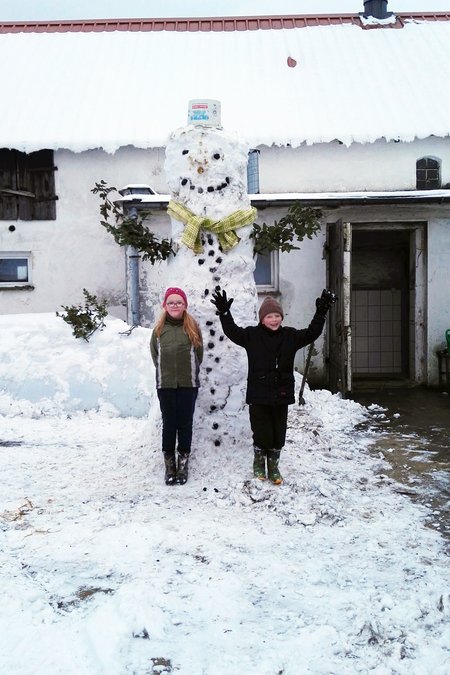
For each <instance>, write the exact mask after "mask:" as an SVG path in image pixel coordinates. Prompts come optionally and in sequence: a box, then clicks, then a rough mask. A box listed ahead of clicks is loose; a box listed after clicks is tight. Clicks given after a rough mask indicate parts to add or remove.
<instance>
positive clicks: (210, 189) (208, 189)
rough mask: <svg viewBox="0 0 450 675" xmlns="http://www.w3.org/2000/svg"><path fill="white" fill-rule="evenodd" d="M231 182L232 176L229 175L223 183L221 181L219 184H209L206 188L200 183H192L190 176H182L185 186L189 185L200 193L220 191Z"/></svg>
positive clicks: (182, 183) (182, 182)
mask: <svg viewBox="0 0 450 675" xmlns="http://www.w3.org/2000/svg"><path fill="white" fill-rule="evenodd" d="M230 182H231V178H229V177H228V176H227V177H226V178H225V181H224V182H223V183H219V184H218V185H208V187H206V188H204V187H201V186H199V185H194V183H192V181H191V179H190V178H182V179H181V185H182V186H183V187H186V186H187V185H189V189H190V190H195V191H197V192H198V194H203V193H204V192H220V191H221V190H223V189H224V188H226V187H228V186H229V184H230Z"/></svg>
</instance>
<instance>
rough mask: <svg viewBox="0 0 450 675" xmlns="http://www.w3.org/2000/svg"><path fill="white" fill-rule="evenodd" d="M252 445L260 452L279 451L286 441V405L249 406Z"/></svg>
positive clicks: (254, 404)
mask: <svg viewBox="0 0 450 675" xmlns="http://www.w3.org/2000/svg"><path fill="white" fill-rule="evenodd" d="M249 413H250V426H251V428H252V432H253V443H254V445H256V446H257V447H258V448H261V450H281V448H282V447H283V445H284V443H285V441H286V429H287V416H288V406H287V405H260V404H259V403H252V404H251V405H250V406H249Z"/></svg>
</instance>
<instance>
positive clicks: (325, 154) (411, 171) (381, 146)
mask: <svg viewBox="0 0 450 675" xmlns="http://www.w3.org/2000/svg"><path fill="white" fill-rule="evenodd" d="M425 156H427V157H429V156H431V157H435V158H439V159H440V160H441V170H442V174H441V178H442V185H443V186H444V185H446V184H447V183H448V184H450V138H445V139H443V138H428V139H425V140H416V141H415V142H414V143H393V142H391V143H386V142H385V141H377V142H376V143H368V144H364V145H361V144H358V143H354V144H353V145H351V146H350V147H347V146H345V145H342V144H340V143H338V142H337V141H335V142H334V143H328V144H320V145H313V146H308V145H304V146H302V147H300V148H278V147H275V146H272V147H270V148H268V147H261V148H260V158H259V166H260V191H261V192H262V193H266V192H347V191H351V192H357V191H380V192H383V191H391V190H415V189H416V161H417V160H418V159H420V158H421V157H425Z"/></svg>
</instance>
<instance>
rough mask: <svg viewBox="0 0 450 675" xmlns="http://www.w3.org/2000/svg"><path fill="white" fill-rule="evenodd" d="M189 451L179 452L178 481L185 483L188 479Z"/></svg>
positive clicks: (180, 483) (181, 483)
mask: <svg viewBox="0 0 450 675" xmlns="http://www.w3.org/2000/svg"><path fill="white" fill-rule="evenodd" d="M188 464H189V452H178V468H177V483H178V484H179V485H184V484H185V483H186V482H187V479H188Z"/></svg>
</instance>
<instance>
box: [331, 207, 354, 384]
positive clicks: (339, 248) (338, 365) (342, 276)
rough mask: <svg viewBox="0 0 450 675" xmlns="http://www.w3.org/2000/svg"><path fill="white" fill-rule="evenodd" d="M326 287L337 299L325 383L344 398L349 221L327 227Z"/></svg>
mask: <svg viewBox="0 0 450 675" xmlns="http://www.w3.org/2000/svg"><path fill="white" fill-rule="evenodd" d="M327 254H328V286H329V288H330V289H331V290H332V291H334V293H336V294H337V296H338V300H337V302H336V304H334V305H333V306H332V307H331V309H330V313H329V323H328V351H329V356H328V384H329V387H330V390H331V391H332V392H333V393H337V392H341V394H342V395H343V396H344V397H345V396H346V395H347V393H349V392H350V391H351V390H352V365H351V361H352V342H351V326H350V300H351V254H352V226H351V223H343V222H342V221H340V220H338V221H337V222H336V223H332V224H329V225H328V226H327Z"/></svg>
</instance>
